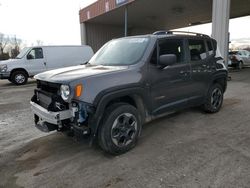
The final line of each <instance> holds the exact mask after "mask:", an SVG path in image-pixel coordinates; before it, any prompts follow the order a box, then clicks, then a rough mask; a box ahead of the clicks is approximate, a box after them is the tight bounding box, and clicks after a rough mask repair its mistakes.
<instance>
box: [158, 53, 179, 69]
mask: <svg viewBox="0 0 250 188" xmlns="http://www.w3.org/2000/svg"><path fill="white" fill-rule="evenodd" d="M175 63H177V57H176V55H175V54H165V55H161V56H160V61H159V64H160V65H161V66H164V67H166V66H169V65H173V64H175Z"/></svg>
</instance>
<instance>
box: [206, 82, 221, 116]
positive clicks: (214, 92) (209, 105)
mask: <svg viewBox="0 0 250 188" xmlns="http://www.w3.org/2000/svg"><path fill="white" fill-rule="evenodd" d="M223 95H224V91H223V88H222V86H221V85H220V84H218V83H216V84H213V85H212V86H211V87H210V89H209V90H208V93H207V96H206V101H205V104H204V105H203V109H204V111H205V112H208V113H216V112H219V111H220V109H221V106H222V103H223V98H224V96H223Z"/></svg>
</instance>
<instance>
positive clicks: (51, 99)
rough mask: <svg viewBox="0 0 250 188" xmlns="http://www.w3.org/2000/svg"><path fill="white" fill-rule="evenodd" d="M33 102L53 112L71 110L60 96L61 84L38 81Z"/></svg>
mask: <svg viewBox="0 0 250 188" xmlns="http://www.w3.org/2000/svg"><path fill="white" fill-rule="evenodd" d="M32 101H33V102H35V103H37V104H39V105H40V106H42V107H43V108H45V109H47V110H48V111H52V112H58V111H62V110H67V109H69V104H68V103H67V102H65V101H64V100H63V99H62V97H61V96H60V84H56V83H50V82H44V81H39V80H38V81H37V89H35V95H34V96H33V98H32Z"/></svg>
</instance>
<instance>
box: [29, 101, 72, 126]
mask: <svg viewBox="0 0 250 188" xmlns="http://www.w3.org/2000/svg"><path fill="white" fill-rule="evenodd" d="M30 104H31V109H32V111H33V112H34V114H35V115H37V116H38V117H39V118H40V119H41V120H42V121H46V122H48V123H51V124H56V125H57V124H59V123H60V122H61V121H62V120H65V119H70V118H71V117H73V116H74V114H73V111H71V110H64V111H60V112H50V111H48V110H47V109H45V108H43V107H41V106H40V105H38V104H36V103H35V102H32V101H31V102H30Z"/></svg>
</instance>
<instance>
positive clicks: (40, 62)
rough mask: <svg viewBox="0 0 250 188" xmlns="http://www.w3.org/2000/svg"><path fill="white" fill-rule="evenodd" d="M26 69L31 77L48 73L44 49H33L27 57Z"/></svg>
mask: <svg viewBox="0 0 250 188" xmlns="http://www.w3.org/2000/svg"><path fill="white" fill-rule="evenodd" d="M25 69H26V70H27V71H28V73H29V75H30V76H34V75H36V74H38V73H41V72H44V71H46V70H47V69H46V61H45V57H44V53H43V49H42V48H32V49H31V50H30V52H29V53H28V54H27V55H26V62H25Z"/></svg>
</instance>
